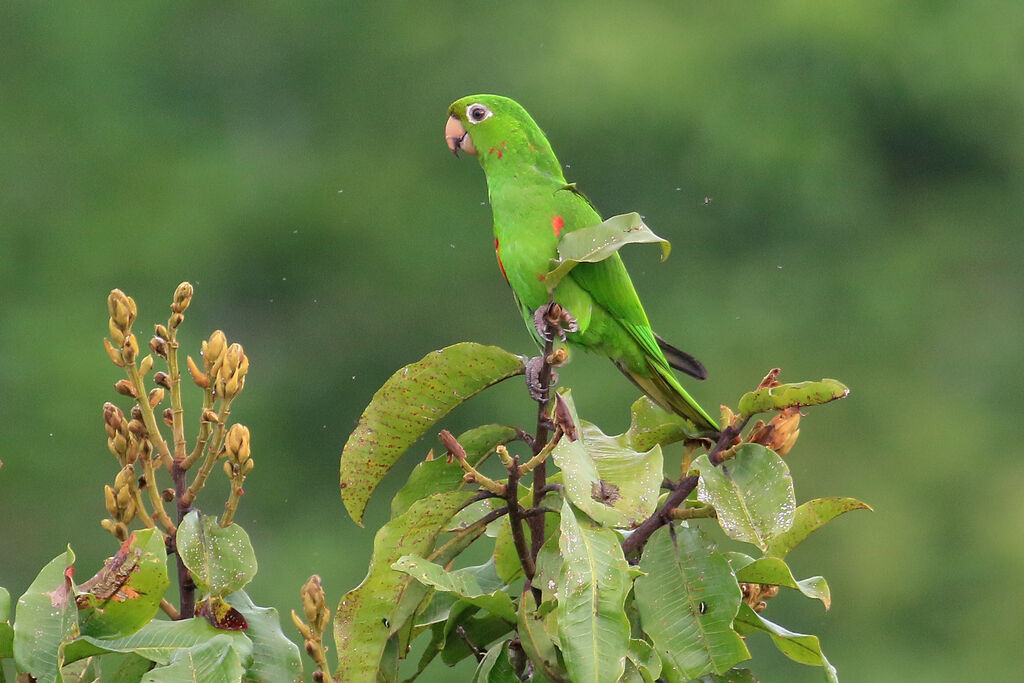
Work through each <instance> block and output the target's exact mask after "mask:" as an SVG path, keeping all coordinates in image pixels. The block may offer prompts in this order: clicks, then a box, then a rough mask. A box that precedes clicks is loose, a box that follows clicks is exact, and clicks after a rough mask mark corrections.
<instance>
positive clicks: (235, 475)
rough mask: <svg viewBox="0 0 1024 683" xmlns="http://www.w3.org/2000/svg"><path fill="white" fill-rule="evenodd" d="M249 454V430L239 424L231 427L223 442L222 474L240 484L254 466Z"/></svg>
mask: <svg viewBox="0 0 1024 683" xmlns="http://www.w3.org/2000/svg"><path fill="white" fill-rule="evenodd" d="M251 453H252V451H251V448H250V446H249V428H248V427H246V426H245V425H240V424H233V425H231V429H229V430H228V435H227V438H226V439H225V440H224V455H225V456H226V458H227V459H226V460H225V462H224V472H225V473H226V474H227V475H228V476H229V477H231V478H232V479H237V480H238V482H239V483H241V480H242V479H245V477H246V475H248V474H249V472H252V468H253V466H254V465H255V463H254V462H253V460H252V457H251Z"/></svg>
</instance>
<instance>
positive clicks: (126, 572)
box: [77, 529, 170, 638]
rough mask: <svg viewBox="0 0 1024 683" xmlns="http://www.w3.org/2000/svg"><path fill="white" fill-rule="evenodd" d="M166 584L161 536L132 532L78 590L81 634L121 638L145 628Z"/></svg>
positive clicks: (167, 579)
mask: <svg viewBox="0 0 1024 683" xmlns="http://www.w3.org/2000/svg"><path fill="white" fill-rule="evenodd" d="M169 584H170V579H169V578H168V577H167V552H166V548H165V546H164V537H163V534H161V533H159V532H157V531H156V530H155V529H143V530H142V531H136V532H133V533H132V535H131V536H129V537H128V540H126V541H125V542H124V543H123V544H122V545H121V548H120V550H118V551H117V554H115V555H114V556H113V557H111V558H109V559H108V560H107V561H106V562H105V563H104V565H103V567H102V568H101V569H100V570H99V571H98V572H97V573H96V575H95V576H93V577H92V578H91V579H89V580H88V581H85V582H84V583H82V584H81V585H80V586H79V587H78V591H79V592H78V596H77V601H78V607H79V609H80V610H81V612H80V614H79V620H80V622H81V626H82V633H83V634H85V635H90V636H96V637H100V638H104V637H106V638H110V637H115V638H116V637H122V636H126V635H129V634H131V633H135V632H136V631H138V630H139V629H140V628H142V627H143V626H145V625H146V624H147V623H148V622H149V621H150V620H151V619H152V618H153V615H154V614H156V611H157V609H159V607H160V599H161V598H163V596H164V591H165V590H167V586H168V585H169Z"/></svg>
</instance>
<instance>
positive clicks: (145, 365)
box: [139, 354, 153, 375]
mask: <svg viewBox="0 0 1024 683" xmlns="http://www.w3.org/2000/svg"><path fill="white" fill-rule="evenodd" d="M152 369H153V354H149V355H148V356H146V357H145V358H143V359H142V362H141V363H139V373H141V374H142V375H145V374H146V373H147V372H149V371H150V370H152Z"/></svg>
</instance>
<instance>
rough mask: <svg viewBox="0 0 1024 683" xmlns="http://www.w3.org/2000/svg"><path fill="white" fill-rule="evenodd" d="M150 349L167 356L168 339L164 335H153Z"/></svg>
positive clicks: (163, 356) (162, 356) (164, 356)
mask: <svg viewBox="0 0 1024 683" xmlns="http://www.w3.org/2000/svg"><path fill="white" fill-rule="evenodd" d="M149 350H150V351H152V352H153V353H155V354H156V355H158V356H160V357H161V358H167V340H166V339H164V338H163V337H153V338H152V339H150V340H149Z"/></svg>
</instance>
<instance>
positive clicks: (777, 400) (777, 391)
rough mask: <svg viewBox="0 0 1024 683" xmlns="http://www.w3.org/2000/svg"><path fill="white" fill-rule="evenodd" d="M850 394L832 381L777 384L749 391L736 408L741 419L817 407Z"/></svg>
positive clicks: (837, 382)
mask: <svg viewBox="0 0 1024 683" xmlns="http://www.w3.org/2000/svg"><path fill="white" fill-rule="evenodd" d="M849 393H850V390H849V389H848V388H846V385H845V384H843V383H842V382H840V381H838V380H834V379H827V378H826V379H823V380H821V381H818V382H797V383H795V384H779V385H777V386H774V387H768V388H765V389H758V390H756V391H749V392H747V393H745V394H743V396H742V397H741V398H740V402H739V405H738V406H737V407H738V409H739V411H740V414H741V415H742V416H743V417H750V416H751V415H756V414H757V413H764V412H767V411H769V410H783V409H785V408H789V407H791V406H796V407H800V406H817V405H821V404H822V403H828V402H829V401H835V400H836V399H840V398H845V397H846V396H847V395H848V394H849Z"/></svg>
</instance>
